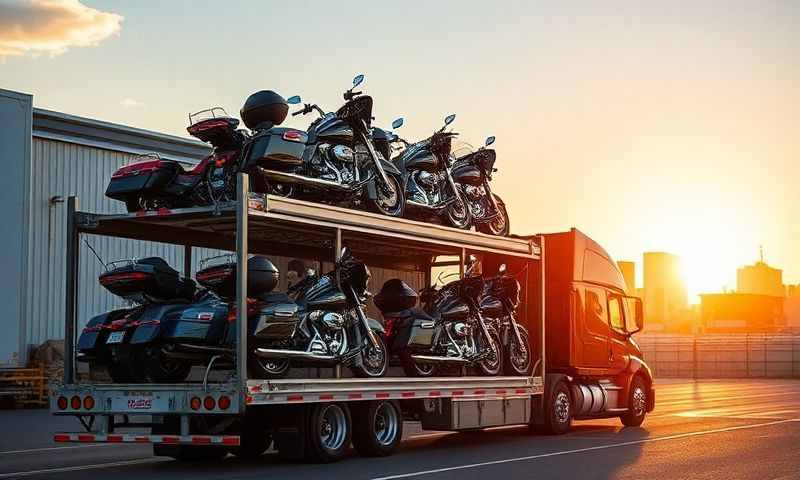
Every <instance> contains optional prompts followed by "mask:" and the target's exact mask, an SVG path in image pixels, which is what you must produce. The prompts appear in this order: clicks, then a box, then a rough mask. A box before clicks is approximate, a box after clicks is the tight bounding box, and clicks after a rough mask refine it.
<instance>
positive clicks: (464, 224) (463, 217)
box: [445, 191, 472, 229]
mask: <svg viewBox="0 0 800 480" xmlns="http://www.w3.org/2000/svg"><path fill="white" fill-rule="evenodd" d="M456 196H457V199H456V201H454V202H453V203H452V204H450V206H448V207H447V210H446V211H445V214H446V215H447V221H448V222H449V223H450V225H451V226H453V227H455V228H460V229H466V228H469V227H470V226H471V225H472V210H470V208H469V205H467V202H466V201H465V200H464V196H463V194H462V193H461V192H460V191H458V192H457V193H456Z"/></svg>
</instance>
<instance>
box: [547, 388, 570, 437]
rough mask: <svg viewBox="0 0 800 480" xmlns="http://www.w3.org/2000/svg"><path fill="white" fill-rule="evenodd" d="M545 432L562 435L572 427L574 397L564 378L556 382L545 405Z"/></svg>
mask: <svg viewBox="0 0 800 480" xmlns="http://www.w3.org/2000/svg"><path fill="white" fill-rule="evenodd" d="M543 420H544V423H543V424H542V425H541V427H542V428H541V430H542V432H543V433H546V434H548V435H561V434H564V433H567V432H568V431H569V429H570V428H571V427H572V397H571V396H570V393H569V387H568V386H567V383H566V382H565V381H564V380H558V381H556V382H554V383H553V384H552V386H551V388H550V392H549V395H548V396H547V398H546V403H545V406H544V418H543Z"/></svg>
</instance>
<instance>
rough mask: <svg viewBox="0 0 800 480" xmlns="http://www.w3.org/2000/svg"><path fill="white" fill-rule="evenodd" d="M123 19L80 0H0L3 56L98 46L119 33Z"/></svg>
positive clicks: (48, 52)
mask: <svg viewBox="0 0 800 480" xmlns="http://www.w3.org/2000/svg"><path fill="white" fill-rule="evenodd" d="M122 20H123V17H122V16H121V15H117V14H116V13H109V12H103V11H100V10H96V9H94V8H91V7H87V6H86V5H83V4H82V3H81V2H80V1H79V0H0V58H2V57H7V56H12V55H25V54H26V53H27V54H31V55H32V56H38V55H41V54H43V53H45V54H49V55H51V56H54V55H58V54H61V53H64V52H66V51H67V50H68V49H69V48H70V47H88V46H95V45H98V44H99V43H100V42H101V41H103V40H105V39H106V38H108V37H110V36H112V35H119V32H120V29H121V28H122Z"/></svg>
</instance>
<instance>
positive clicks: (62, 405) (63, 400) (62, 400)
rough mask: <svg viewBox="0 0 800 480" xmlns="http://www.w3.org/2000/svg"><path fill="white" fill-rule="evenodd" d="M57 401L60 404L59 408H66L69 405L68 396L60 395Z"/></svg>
mask: <svg viewBox="0 0 800 480" xmlns="http://www.w3.org/2000/svg"><path fill="white" fill-rule="evenodd" d="M56 403H57V404H58V409H59V410H66V409H67V407H68V406H69V405H68V403H69V402H67V397H58V401H57V402H56Z"/></svg>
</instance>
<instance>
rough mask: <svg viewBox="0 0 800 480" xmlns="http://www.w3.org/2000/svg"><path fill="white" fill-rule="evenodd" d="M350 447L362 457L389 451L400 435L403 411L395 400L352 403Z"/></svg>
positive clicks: (392, 448) (395, 447) (385, 454)
mask: <svg viewBox="0 0 800 480" xmlns="http://www.w3.org/2000/svg"><path fill="white" fill-rule="evenodd" d="M353 413H354V414H355V422H353V447H355V449H356V451H357V452H358V453H359V454H361V455H362V456H365V457H385V456H387V455H391V454H392V453H393V452H394V451H395V450H396V449H397V446H398V445H399V444H400V440H402V438H403V413H402V411H401V410H400V406H399V405H398V404H397V402H395V401H391V400H378V401H374V402H363V403H360V404H357V405H356V406H354V407H353Z"/></svg>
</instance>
